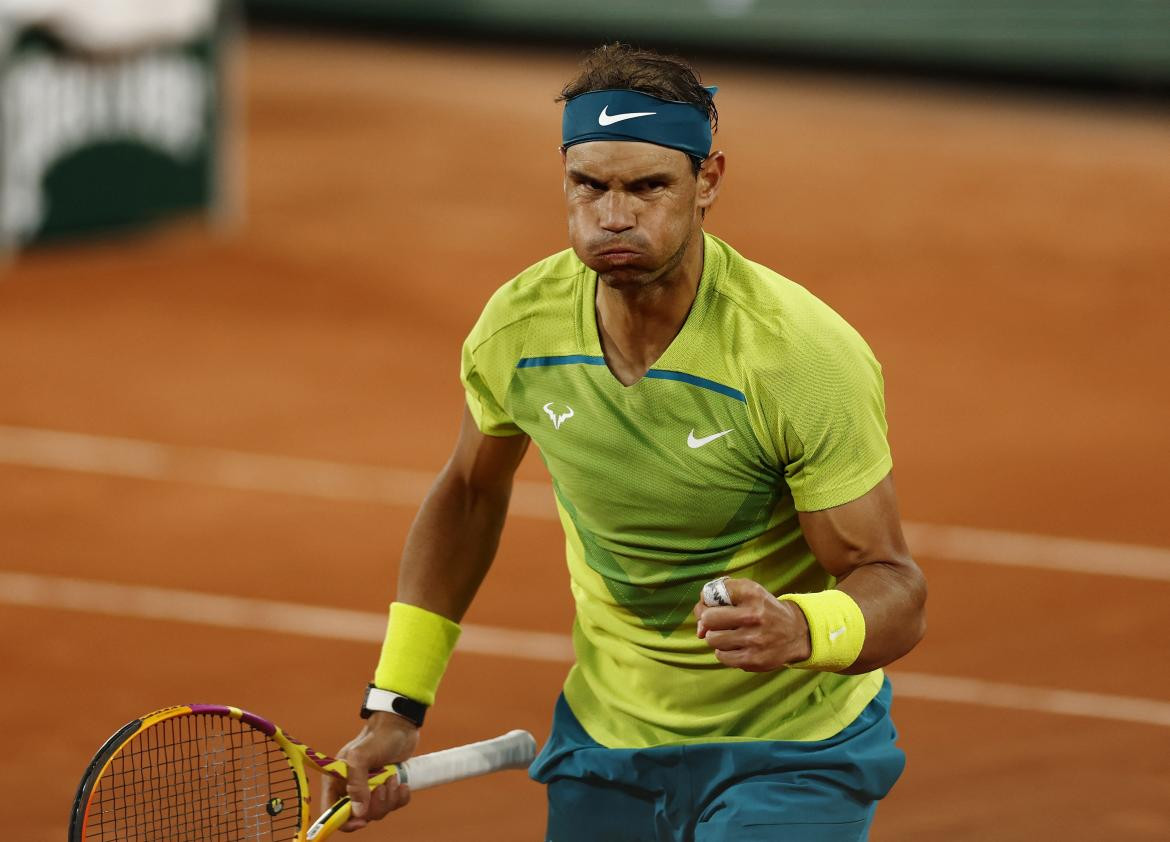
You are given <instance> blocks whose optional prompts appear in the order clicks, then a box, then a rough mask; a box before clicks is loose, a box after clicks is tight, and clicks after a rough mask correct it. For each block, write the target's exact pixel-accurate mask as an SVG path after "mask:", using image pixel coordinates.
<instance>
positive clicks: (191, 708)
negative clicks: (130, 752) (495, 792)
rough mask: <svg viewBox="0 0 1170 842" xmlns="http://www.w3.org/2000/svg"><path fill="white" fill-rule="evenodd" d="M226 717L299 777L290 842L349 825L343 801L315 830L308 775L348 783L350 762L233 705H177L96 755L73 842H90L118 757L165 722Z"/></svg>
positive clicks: (81, 790)
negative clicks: (102, 791)
mask: <svg viewBox="0 0 1170 842" xmlns="http://www.w3.org/2000/svg"><path fill="white" fill-rule="evenodd" d="M200 715H204V716H207V715H210V716H222V717H229V718H231V719H235V720H238V721H240V722H243V723H244V724H246V725H248V726H249V727H251V728H253V729H255V730H257V731H259V732H261V733H262V734H264V735H265V736H266V737H268V739H270V740H272V741H274V742H275V743H276V744H277V745H278V746H279V747H280V748H281V751H282V752H283V754H284V756H285V759H286V760H287V761H288V764H289V766H290V767H291V769H292V771H293V777H294V778H295V779H296V784H297V795H298V797H299V799H300V823H299V825H298V827H297V831H296V835H295V836H294V837H292V838H291V839H289V840H288V842H300V840H308V839H324V838H325V837H327V836H329V835H330V834H331V833H332V832H333V831H334V830H336V829H337V828H338V827H340V826H341V825H343V824H345V822H346V821H347V820H348V819H349V816H350V810H349V809H346V808H348V807H349V798H348V796H343V797H342V798H340V799H339V800H338V801H337V802H336V803H335V804H333V805H331V806H330V807H329V809H328V810H326V811H325V812H324V813H323V814H322V815H321V817H320V818H319V819H318V820H317V821H316V822H314V823H313V825H312V827H311V828H310V827H309V818H310V816H311V814H312V796H311V795H310V792H309V784H308V780H307V777H306V775H305V769H306V768H312V769H315V770H316V771H317V772H319V773H321V774H324V775H329V776H330V777H333V778H338V779H340V780H345V778H346V775H347V773H348V771H349V769H348V767H347V766H346V764H345V761H344V760H338V759H337V758H335V757H330V756H329V755H327V754H322V753H321V752H319V751H317V750H316V749H313V748H310V747H309V746H307V745H305V744H304V743H302V742H301V741H300V740H297V739H295V738H294V737H291V736H289V735H288V734H285V733H284V732H283V731H282V730H281V729H280V727H279V726H278V725H276V724H275V723H273V722H270V721H269V720H267V719H264V718H263V717H261V716H257V715H256V714H254V713H249V712H248V711H246V710H242V709H241V708H237V707H231V706H227V705H175V706H173V707H167V708H162V709H160V710H156V711H154V712H153V713H149V714H147V715H146V716H143V717H141V718H140V719H135V720H134V721H132V722H128V723H127V724H125V725H123V726H122V727H121V728H119V729H118V730H117V731H116V732H115V733H114V735H113V736H111V737H110V738H109V739H108V740H106V742H105V743H104V744H103V745H102V747H101V748H100V749H99V750H98V752H97V754H96V755H94V758H93V760H92V761H91V762H90V764H89V766H88V767H87V768H86V770H85V774H84V775H83V776H82V778H81V783H80V785H79V786H78V788H77V795H76V797H75V798H74V801H73V810H72V813H71V816H70V822H69V842H84V840H85V829H86V825H87V823H88V821H89V802H90V798H91V797H92V795H93V790H94V788H95V787H96V786H97V783H98V781H100V780H101V777H102V775H103V774H105V771H106V769H107V768H108V767H109V765H110V762H111V761H112V760H113V759H114V757H116V756H117V754H118V751H119V750H120V749H121V748H122V747H123V746H125V745H128V744H129V743H130V742H132V741H133V740H134V739H136V738H137V737H138V735H139V734H141V733H142V732H144V731H146V730H147V729H148V728H151V727H153V726H155V725H157V724H159V723H160V722H164V721H166V720H168V719H174V718H177V717H180V716H200ZM397 772H398V768H397V767H396V766H394V765H390V766H385V767H383V768H382V769H381V770H380V771H378V772H376V773H374V774H371V775H370V780H369V784H370V788H371V789H373V788H374V787H376V786H380V785H381V784H383V783H385V782H386V781H388V780H389V779H390V778H392V777H394V775H395V774H397Z"/></svg>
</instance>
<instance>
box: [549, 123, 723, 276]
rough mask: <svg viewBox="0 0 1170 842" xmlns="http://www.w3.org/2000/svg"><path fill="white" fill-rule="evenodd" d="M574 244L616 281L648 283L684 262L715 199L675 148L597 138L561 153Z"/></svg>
mask: <svg viewBox="0 0 1170 842" xmlns="http://www.w3.org/2000/svg"><path fill="white" fill-rule="evenodd" d="M564 158H565V201H566V204H567V206H568V215H569V244H570V245H571V246H572V247H573V251H575V252H576V253H577V256H578V257H579V258H581V260H582V261H583V262H584V263H585V265H586V266H588V267H589V268H590V269H593V270H594V271H596V272H597V273H598V275H599V276H600V277H601V280H602V281H603V282H605V283H607V284H610V285H612V286H623V287H634V286H645V285H647V284H651V283H653V282H654V281H656V280H658V279H659V278H661V277H662V276H663V275H665V274H667V273H668V272H670V271H671V270H672V269H673V268H674V267H675V266H677V265H678V264H679V262H681V260H682V258H683V254H684V253H685V251H686V247H687V245H688V244H689V243H690V242H691V241H692V239H693V238H694V236H695V234H696V233H697V232H698V230H699V226H700V223H701V220H702V209H703V208H705V207H707V206H709V205H710V204H711V202H712V201H714V191H713V190H712V189H711V187H710V185H709V183H708V182H709V179H707V180H705V179H704V177H703V175H700V177H699V178H696V177H695V173H694V170H693V169H692V167H691V162H690V159H689V158H688V157H687V156H686V154H685V153H683V152H680V151H678V150H677V149H667V148H666V147H664V146H657V145H655V144H653V143H636V142H632V141H609V140H605V141H593V142H590V143H580V144H577V145H576V146H570V147H569V148H568V149H566V150H565V151H564Z"/></svg>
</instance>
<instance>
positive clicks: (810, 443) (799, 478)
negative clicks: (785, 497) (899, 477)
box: [776, 326, 893, 512]
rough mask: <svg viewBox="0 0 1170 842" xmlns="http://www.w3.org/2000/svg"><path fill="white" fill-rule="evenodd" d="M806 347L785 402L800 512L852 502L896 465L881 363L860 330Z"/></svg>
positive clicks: (780, 415)
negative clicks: (887, 421)
mask: <svg viewBox="0 0 1170 842" xmlns="http://www.w3.org/2000/svg"><path fill="white" fill-rule="evenodd" d="M844 327H845V330H842V331H840V332H837V331H834V333H835V336H833V341H832V342H817V343H814V344H812V345H810V346H808V347H807V348H806V349H805V353H803V354H802V355H801V357H802V359H801V364H800V365H799V367H798V369H797V370H796V371H791V370H790V371H789V372H788V375H789V376H787V377H785V378H784V379H785V386H784V388H783V394H782V397H781V398H780V400H779V406H778V412H777V415H776V417H777V419H778V422H779V425H780V429H779V430H778V431H777V432H778V433H779V436H778V438H779V446H780V450H781V451H782V454H783V455H782V459H781V461H782V463H783V464H782V466H781V467H782V469H783V473H784V478H785V481H786V482H787V484H788V488H789V490H790V491H791V492H792V499H793V501H794V502H795V504H796V508H797V510H799V511H803V512H811V511H818V510H820V509H828V508H832V507H833V506H840V505H842V504H844V503H849V502H851V501H853V500H856V499H857V498H859V497H862V496H863V495H865V494H866V493H867V492H868V491H870V490H871V489H872V488H873V487H874V486H876V485H877V484H878V483H879V482H880V481H881V480H882V478H883V477H885V475H886V474H888V473H889V472H890V469H891V467H892V466H893V459H892V457H891V454H890V446H889V443H888V441H887V438H886V429H887V428H886V412H885V397H884V394H883V391H884V381H883V379H882V371H881V366H880V365H879V364H878V361H877V359H875V358H874V356H873V353H872V352H871V351H870V350H869V347H868V346H867V345H866V344H865V342H864V340H862V339H861V337H860V336H858V335H857V334H856V332H854V331H853V330H852V328H848V327H847V326H844Z"/></svg>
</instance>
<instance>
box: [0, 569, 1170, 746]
mask: <svg viewBox="0 0 1170 842" xmlns="http://www.w3.org/2000/svg"><path fill="white" fill-rule="evenodd" d="M0 604H8V605H19V606H25V607H32V608H50V609H64V610H69V611H84V612H90V613H97V614H105V615H109V616H114V617H132V618H136V619H148V620H162V621H170V622H182V623H195V624H199V625H208V626H218V627H221V628H230V629H247V630H252V631H264V632H273V633H277V634H296V635H302V636H305V637H313V638H320V639H325V640H347V641H357V642H360V643H370V644H372V643H375V642H377V641H379V640H381V639H382V636H383V634H384V633H385V628H386V617H385V616H384V615H383V614H377V613H374V612H371V611H354V610H351V609H345V608H327V607H324V606H320V605H304V604H300V603H295V602H277V601H275V600H267V599H250V598H245V597H239V596H225V595H220V594H208V593H200V592H197V591H186V590H176V589H172V588H156V587H146V586H142V585H125V584H116V583H113V582H97V581H92V580H87V579H70V578H64V577H57V576H39V575H34V574H30V573H13V572H5V571H0ZM458 650H459V651H461V652H468V653H472V654H476V655H493V656H497V657H503V658H518V659H521V660H535V661H551V662H554V663H563V664H569V663H571V662H572V660H573V648H572V644H571V642H570V639H569V636H568V635H563V634H552V633H549V632H533V631H521V630H518V629H503V628H496V627H493V626H478V625H473V624H469V623H464V624H463V636H462V637H461V638H460V639H459V645H458ZM891 678H892V680H893V681H894V683H895V686H896V688H897V693H898V695H899V696H901V697H903V698H910V699H926V700H929V701H941V702H955V703H960V704H969V705H977V706H981V707H994V708H1005V709H1008V710H1026V711H1035V712H1038V713H1049V714H1061V715H1065V716H1082V717H1089V718H1093V719H1106V720H1112V721H1115V722H1135V723H1139V724H1141V725H1157V726H1160V727H1164V728H1170V702H1165V701H1161V700H1158V699H1141V698H1136V697H1132V696H1113V695H1107V694H1104V693H1083V692H1080V691H1075V690H1054V689H1046V688H1041V687H1025V686H1023V685H1018V684H1002V683H998V682H991V681H981V680H978V679H973V678H958V677H953V676H941V675H924V674H922V673H913V672H901V671H895V672H892V673H891Z"/></svg>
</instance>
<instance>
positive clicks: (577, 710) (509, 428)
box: [325, 45, 926, 842]
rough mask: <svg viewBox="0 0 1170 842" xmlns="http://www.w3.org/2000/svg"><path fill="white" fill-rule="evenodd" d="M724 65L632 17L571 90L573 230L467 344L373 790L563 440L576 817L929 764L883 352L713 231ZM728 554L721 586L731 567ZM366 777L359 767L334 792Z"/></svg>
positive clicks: (822, 815) (693, 825)
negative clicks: (909, 736) (915, 730)
mask: <svg viewBox="0 0 1170 842" xmlns="http://www.w3.org/2000/svg"><path fill="white" fill-rule="evenodd" d="M714 94H715V89H714V88H706V87H704V86H703V85H702V84H700V82H699V79H698V76H697V75H696V73H695V72H694V71H693V70H692V69H691V67H690V66H689V65H688V64H686V63H685V62H683V61H680V60H676V59H673V58H668V57H664V56H661V55H658V54H655V53H651V52H646V51H641V50H635V49H632V48H629V47H626V46H623V45H611V46H607V47H602V48H600V49H598V50H596V51H594V52H593V53H591V54H590V55H589V56H588V57H587V59H586V60H585V61H584V63H583V66H582V69H581V73H580V75H579V76H578V77H577V78H576V79H574V80H573V81H572V82H570V83H569V84H568V85H567V86H566V87H565V88H564V91H563V93H562V97H561V99H562V100H563V101H564V103H565V105H564V118H563V137H562V143H563V145H562V147H561V155H562V157H563V160H564V191H565V202H566V208H567V211H568V223H569V226H568V227H569V243H570V245H571V248H570V249H568V250H566V251H563V252H561V253H559V254H555V255H553V256H551V257H549V258H547V259H545V260H542V261H541V262H539V263H537V264H536V265H534V266H532V267H530V268H528V269H526V270H524V271H523V272H522V273H520V274H519V275H518V276H517V277H516V278H514V279H513V280H511V281H509V282H508V283H507V284H505V285H504V286H503V287H501V288H500V289H499V290H498V291H497V292H496V293H495V295H493V296H492V298H491V300H490V301H488V303H487V306H486V307H485V308H484V310H483V314H482V316H481V317H480V319H479V322H478V323H477V324H476V325H475V327H474V329H473V330H472V331H471V334H470V336H469V337H468V339H467V341H466V343H465V344H464V346H463V358H462V380H463V385H464V387H465V389H466V395H467V408H466V412H465V414H464V419H463V427H462V431H461V433H460V435H459V439H458V443H457V444H456V446H455V451H454V454H453V455H452V457H451V460H450V462H448V464H447V465H446V467H445V468H444V469H443V471H442V472H441V474H440V475H439V477H438V479H437V480H436V482H435V485H434V487H433V488H432V489H431V492H430V494H429V495H428V496H427V498H426V500H425V501H424V503H423V504H422V507H421V509H420V510H419V513H418V516H417V518H416V520H415V522H414V525H413V527H412V529H411V532H410V535H409V537H408V539H407V544H406V548H405V551H404V554H403V556H402V561H401V569H400V576H399V581H398V595H397V601H396V602H394V603H393V605H392V606H391V610H390V620H389V624H388V631H387V637H386V642H385V645H384V647H383V651H382V657H381V661H380V662H379V664H378V666H377V670H376V672H375V675H374V682H373V684H372V685H371V686H370V688H369V690H368V691H367V696H366V701H365V710H364V711H363V715H366V716H367V717H368V719H367V724H366V726H365V728H364V729H363V730H362V732H361V733H360V734H359V735H358V736H357V737H356V738H355V739H354V740H353V741H351V742H350V743H349V744H348V745H347V746H346V747H345V748H344V749H343V750H342V751H341V754H340V756H341V757H342V758H344V759H345V760H347V761H348V762H349V764H350V769H351V775H352V779H351V780H350V782H349V788H348V791H349V794H350V795H351V796H352V797H353V798H354V801H355V807H354V814H355V818H353V819H351V820H350V822H349V823H348V825H347V829H351V830H352V829H356V828H358V827H362V826H364V825H365V824H366V823H367V822H369V821H370V820H372V819H377V818H380V817H382V816H384V815H385V814H386V813H387V812H389V811H390V810H392V809H395V808H397V807H400V806H402V805H403V804H405V803H406V802H407V800H408V799H409V792H408V790H407V788H405V787H398V786H395V785H393V784H391V785H388V786H384V787H382V788H380V789H378V790H376V791H375V793H374V794H373V796H372V797H370V796H369V795H368V794H367V788H366V786H365V783H364V777H365V771H366V770H367V769H369V768H371V767H375V766H380V765H381V764H384V763H389V762H395V761H400V760H402V759H404V758H405V757H407V756H408V755H409V754H410V753H411V752H412V751H413V750H414V748H415V745H416V743H417V739H418V727H419V726H420V725H421V724H422V722H423V718H424V715H425V713H426V711H427V709H428V708H429V706H430V705H431V704H432V703H433V702H434V699H435V690H436V688H437V686H438V684H439V679H440V677H441V675H442V673H443V671H444V669H445V667H446V664H447V659H448V657H449V655H450V653H451V650H452V648H453V647H454V645H455V641H456V639H457V638H458V636H459V626H458V623H459V621H460V619H461V618H462V616H463V614H464V612H465V611H466V610H467V607H468V605H469V604H470V602H471V600H472V598H473V597H474V595H475V592H476V590H477V588H478V587H479V584H480V582H481V580H482V579H483V577H484V575H485V574H486V573H487V570H488V567H489V566H490V564H491V562H492V558H493V556H494V554H495V551H496V546H497V542H498V537H499V534H500V530H501V527H502V525H503V522H504V517H505V514H506V512H507V508H508V498H509V494H510V491H511V487H512V479H513V473H514V471H515V470H516V467H517V466H518V465H519V464H520V460H521V457H522V456H523V455H524V452H525V450H526V449H527V448H528V445H529V442H530V441H535V442H536V444H537V446H538V447H539V448H540V452H541V455H542V457H543V458H544V461H545V463H546V464H547V466H548V469H549V473H550V474H551V475H552V480H553V489H554V492H555V496H556V502H557V509H558V512H559V513H560V519H561V523H562V525H563V526H564V530H565V536H566V555H567V558H568V566H569V572H570V574H571V587H572V593H573V597H574V599H575V601H576V609H577V616H576V622H575V624H574V627H573V644H574V648H575V652H576V663H575V664H574V665H573V667H572V668H571V669H570V671H569V674H568V677H567V679H566V681H565V685H564V692H563V694H562V695H561V697H560V698H559V699H558V700H557V702H556V706H555V711H554V714H553V724H552V732H551V736H550V737H549V740H548V743H547V744H546V745H545V746H544V749H543V751H542V752H541V754H540V756H539V757H538V758H537V759H536V761H535V762H534V763H533V765H532V767H531V769H530V774H531V775H532V777H533V778H534V779H536V780H537V781H540V782H542V783H545V784H547V794H548V832H547V836H546V838H547V839H548V840H551V842H573V841H574V840H607V842H613V841H614V840H717V839H718V840H740V841H741V842H742V840H755V839H760V840H763V839H767V840H775V839H790V840H799V841H800V842H809V840H858V839H864V838H865V837H866V835H867V832H868V828H869V825H870V822H871V821H872V819H873V815H874V809H875V805H876V803H877V801H878V800H879V799H881V798H882V797H883V796H884V795H885V794H886V793H887V792H889V790H890V787H891V786H893V784H894V782H895V781H896V780H897V778H898V777H899V775H900V774H901V772H902V769H903V765H904V755H903V753H902V751H901V750H900V749H899V748H898V747H897V746H896V745H895V739H896V734H895V730H894V726H893V724H892V722H891V719H890V713H889V709H890V684H889V682H888V681H887V680H886V678H885V677H884V675H883V673H882V669H881V668H882V667H883V666H885V665H886V664H889V663H890V662H891V661H894V660H896V659H897V658H899V657H901V656H902V655H904V654H906V653H907V652H909V651H910V649H911V648H912V647H913V646H914V645H915V644H916V643H917V642H918V641H919V639H920V638H921V637H922V635H923V631H924V628H925V613H924V605H925V599H926V587H925V582H924V580H923V576H922V573H921V572H920V571H919V569H918V567H917V566H916V565H915V563H914V561H913V560H912V559H911V557H910V555H909V553H908V551H907V548H906V544H905V541H904V539H903V536H902V530H901V524H900V521H899V515H898V506H897V501H896V498H895V493H894V484H893V480H892V478H891V475H890V470H891V465H892V462H891V456H890V449H889V446H888V444H887V441H886V421H885V408H884V399H883V383H882V373H881V368H880V366H879V365H878V363H877V361H876V360H875V359H874V356H873V354H872V353H871V351H870V349H869V347H868V346H867V345H866V343H865V342H864V341H863V340H862V338H861V337H860V336H859V335H858V334H857V333H856V332H855V331H854V330H853V329H852V328H851V327H850V326H849V325H848V324H846V322H845V321H844V320H843V319H842V318H841V317H840V316H838V315H837V314H836V313H835V312H833V311H832V310H831V309H829V307H828V306H826V305H825V304H823V303H822V302H820V301H819V300H817V299H816V298H815V297H814V296H813V295H812V294H810V293H809V292H808V291H806V290H805V289H803V288H802V287H800V286H798V285H796V284H795V283H793V282H792V281H789V280H787V279H785V278H783V277H781V276H780V275H778V274H776V273H775V272H773V271H771V270H769V269H767V268H765V267H764V266H761V265H759V264H757V263H753V262H751V261H750V260H748V259H746V258H744V257H742V256H741V255H740V254H739V253H738V252H736V251H735V250H734V249H733V248H732V247H731V246H730V245H728V244H727V243H725V242H723V241H722V240H720V239H718V238H716V237H714V236H712V235H710V234H707V233H705V232H704V230H703V220H704V217H705V215H706V214H707V212H708V211H709V210H710V209H711V207H712V205H713V204H714V203H715V200H716V198H717V197H718V196H719V192H720V188H721V186H722V184H723V176H724V168H725V157H724V155H723V153H722V152H719V151H712V148H711V142H712V133H713V132H714V130H715V127H716V125H717V120H718V114H717V111H716V108H715V105H714V102H713V96H714ZM722 577H727V578H725V579H724V580H723V581H722V582H721V583H720V584H719V585H718V586H715V587H714V588H713V589H712V598H711V599H709V600H708V601H710V602H716V603H722V602H726V603H729V604H727V605H721V604H716V605H713V606H712V605H708V604H706V603H704V602H703V601H702V600H700V594H701V591H702V589H703V586H704V583H706V582H708V581H709V580H713V579H716V578H722ZM340 794H341V787H340V784H338V785H336V786H331V788H330V790H329V791H328V792H327V794H326V796H325V803H330V802H331V801H332V800H333V798H334V797H336V796H337V795H340Z"/></svg>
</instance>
